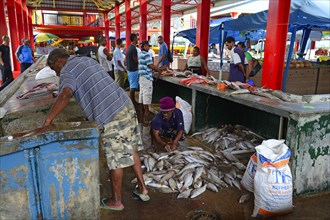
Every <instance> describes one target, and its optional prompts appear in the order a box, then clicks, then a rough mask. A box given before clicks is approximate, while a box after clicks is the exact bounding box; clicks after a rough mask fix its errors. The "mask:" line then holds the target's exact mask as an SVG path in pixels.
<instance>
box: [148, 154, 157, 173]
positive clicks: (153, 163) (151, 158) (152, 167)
mask: <svg viewBox="0 0 330 220" xmlns="http://www.w3.org/2000/svg"><path fill="white" fill-rule="evenodd" d="M148 164H149V170H150V171H152V170H154V167H155V164H156V160H155V159H154V158H153V157H149V158H148Z"/></svg>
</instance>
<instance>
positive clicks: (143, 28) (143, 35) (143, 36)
mask: <svg viewBox="0 0 330 220" xmlns="http://www.w3.org/2000/svg"><path fill="white" fill-rule="evenodd" d="M147 6H148V1H147V0H141V1H140V18H141V23H140V42H141V41H143V40H147Z"/></svg>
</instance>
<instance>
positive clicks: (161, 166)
mask: <svg viewBox="0 0 330 220" xmlns="http://www.w3.org/2000/svg"><path fill="white" fill-rule="evenodd" d="M155 167H156V169H157V170H163V168H164V160H159V161H158V162H157V163H156V165H155Z"/></svg>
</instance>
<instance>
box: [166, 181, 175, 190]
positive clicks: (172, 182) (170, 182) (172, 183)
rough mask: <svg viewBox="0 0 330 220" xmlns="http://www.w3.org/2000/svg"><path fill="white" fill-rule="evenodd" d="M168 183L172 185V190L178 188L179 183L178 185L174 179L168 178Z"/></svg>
mask: <svg viewBox="0 0 330 220" xmlns="http://www.w3.org/2000/svg"><path fill="white" fill-rule="evenodd" d="M168 184H169V185H170V188H171V189H172V190H176V189H177V185H176V182H175V180H174V179H172V178H170V179H169V180H168Z"/></svg>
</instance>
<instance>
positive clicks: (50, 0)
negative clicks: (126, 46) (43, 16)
mask: <svg viewBox="0 0 330 220" xmlns="http://www.w3.org/2000/svg"><path fill="white" fill-rule="evenodd" d="M115 2H116V1H115V0H56V1H55V0H27V3H26V5H27V6H28V7H33V8H36V9H39V10H45V9H48V10H72V11H81V10H86V11H109V10H111V9H112V8H113V7H114V5H115Z"/></svg>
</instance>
